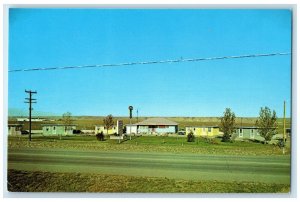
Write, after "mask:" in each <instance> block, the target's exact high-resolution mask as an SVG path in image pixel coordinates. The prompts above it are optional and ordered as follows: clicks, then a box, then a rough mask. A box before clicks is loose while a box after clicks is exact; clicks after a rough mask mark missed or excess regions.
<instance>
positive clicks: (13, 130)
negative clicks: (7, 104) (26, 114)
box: [8, 124, 23, 136]
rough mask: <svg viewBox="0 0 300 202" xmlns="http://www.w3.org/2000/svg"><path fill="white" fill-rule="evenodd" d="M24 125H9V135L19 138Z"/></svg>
mask: <svg viewBox="0 0 300 202" xmlns="http://www.w3.org/2000/svg"><path fill="white" fill-rule="evenodd" d="M22 129H23V124H8V135H12V136H17V135H21V134H22Z"/></svg>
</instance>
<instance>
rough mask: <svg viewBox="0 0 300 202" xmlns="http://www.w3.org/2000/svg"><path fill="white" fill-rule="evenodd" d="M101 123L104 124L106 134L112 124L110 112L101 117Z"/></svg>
mask: <svg viewBox="0 0 300 202" xmlns="http://www.w3.org/2000/svg"><path fill="white" fill-rule="evenodd" d="M103 123H104V126H105V127H106V132H107V133H106V134H107V135H108V130H109V129H110V128H112V127H113V125H114V120H113V116H112V115H111V114H110V115H108V116H107V117H105V119H103Z"/></svg>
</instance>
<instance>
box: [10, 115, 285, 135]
mask: <svg viewBox="0 0 300 202" xmlns="http://www.w3.org/2000/svg"><path fill="white" fill-rule="evenodd" d="M44 118H46V119H49V120H54V121H43V122H32V129H33V130H41V129H42V126H41V124H49V123H61V124H62V123H63V122H62V121H61V119H62V117H44ZM147 118H151V117H139V119H138V120H137V119H136V118H132V123H137V121H143V120H145V119H147ZM165 118H167V119H169V120H171V121H175V122H177V123H178V124H179V129H184V128H185V127H186V126H204V125H206V126H219V125H220V118H219V117H165ZM72 119H73V120H74V121H73V123H74V124H76V125H77V128H78V129H80V130H83V129H85V130H93V129H95V125H103V119H104V117H100V116H99V117H96V116H80V117H77V116H74V117H72ZM117 119H120V120H123V122H124V124H129V123H130V121H129V118H128V117H114V120H115V122H116V120H117ZM255 121H256V118H249V117H237V118H236V125H238V126H254V125H255ZM9 123H22V122H17V121H16V117H9ZM23 124H24V128H25V130H28V128H29V126H28V122H24V123H23ZM277 124H278V133H282V132H283V119H282V118H278V119H277ZM286 128H291V123H290V118H287V119H286Z"/></svg>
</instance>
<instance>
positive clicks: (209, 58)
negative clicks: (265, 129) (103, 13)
mask: <svg viewBox="0 0 300 202" xmlns="http://www.w3.org/2000/svg"><path fill="white" fill-rule="evenodd" d="M290 54H291V53H290V52H279V53H263V54H248V55H231V56H219V57H202V58H190V59H183V58H181V59H169V60H156V61H144V62H125V63H116V64H96V65H79V66H62V67H35V68H23V69H10V70H8V72H27V71H42V70H63V69H83V68H99V67H119V66H133V65H150V64H165V63H169V64H171V63H181V62H199V61H205V60H226V59H240V58H256V57H271V56H283V55H290Z"/></svg>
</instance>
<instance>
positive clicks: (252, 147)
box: [8, 136, 290, 193]
mask: <svg viewBox="0 0 300 202" xmlns="http://www.w3.org/2000/svg"><path fill="white" fill-rule="evenodd" d="M8 143H9V144H8V169H9V170H8V188H9V190H10V191H59V192H60V191H68V192H72V191H80V192H169V193H174V192H194V193H216V192H217V193H229V192H236V193H266V192H268V193H274V192H283V193H286V192H289V190H290V155H289V152H288V153H286V155H282V151H281V149H279V148H278V147H275V146H273V145H263V144H260V143H253V142H233V143H223V142H221V141H220V140H219V139H216V141H215V142H214V143H213V144H212V143H209V142H206V141H205V140H204V139H198V141H196V142H193V143H188V142H186V138H184V137H182V138H179V137H155V136H154V137H133V138H132V140H128V141H124V142H122V143H121V144H118V143H117V141H116V140H106V141H103V142H100V141H97V140H96V138H95V137H93V136H86V137H83V136H71V137H63V139H62V140H59V139H58V137H43V136H34V137H33V141H32V142H31V143H29V142H28V141H27V139H26V137H21V138H15V137H10V138H9V140H8ZM64 179H66V180H64Z"/></svg>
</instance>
